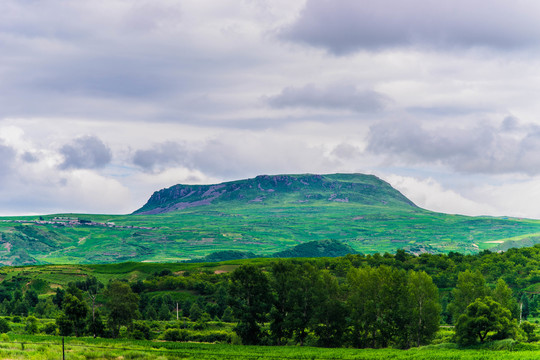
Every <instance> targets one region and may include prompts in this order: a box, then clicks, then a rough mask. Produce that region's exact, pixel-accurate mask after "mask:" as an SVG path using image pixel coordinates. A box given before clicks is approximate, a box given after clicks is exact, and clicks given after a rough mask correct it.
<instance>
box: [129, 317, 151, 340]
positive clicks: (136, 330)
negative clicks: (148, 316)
mask: <svg viewBox="0 0 540 360" xmlns="http://www.w3.org/2000/svg"><path fill="white" fill-rule="evenodd" d="M130 337H131V338H133V339H136V340H150V339H151V337H152V333H151V331H150V326H148V325H147V324H146V323H144V322H142V321H134V322H133V324H132V326H131V332H130Z"/></svg>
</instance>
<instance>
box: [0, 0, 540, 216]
mask: <svg viewBox="0 0 540 360" xmlns="http://www.w3.org/2000/svg"><path fill="white" fill-rule="evenodd" d="M539 20H540V2H538V1H536V0H515V1H512V2H509V1H506V0H492V1H490V2H489V5H487V2H486V1H484V0H482V1H480V0H467V1H465V0H454V1H450V2H448V1H447V2H441V1H432V0H401V1H395V0H332V1H331V0H307V1H306V0H219V1H215V0H182V1H179V0H176V1H175V0H151V1H142V0H93V1H69V0H68V1H66V0H39V1H36V0H2V1H0V215H22V214H51V213H59V212H82V213H109V214H124V213H131V212H132V211H134V210H136V209H137V208H139V207H141V206H142V205H143V204H144V203H145V202H146V200H147V199H148V198H149V197H150V195H151V194H152V193H153V192H154V191H156V190H159V189H162V188H166V187H169V186H172V185H174V184H178V183H183V184H211V183H219V182H222V181H229V180H236V179H243V178H250V177H254V176H257V175H261V174H285V173H293V174H298V173H323V174H324V173H335V172H348V173H349V172H354V173H367V174H374V175H377V176H379V177H380V178H382V179H384V180H386V181H387V182H389V183H390V184H391V185H393V186H394V187H395V188H397V189H398V190H400V191H401V192H402V193H403V194H404V195H406V196H407V197H409V198H410V199H411V200H412V201H414V202H415V203H416V204H417V205H419V206H421V207H424V208H426V209H429V210H434V211H441V212H446V213H458V214H466V215H494V216H515V217H528V218H539V219H540V206H538V204H540V117H539V114H540V101H538V99H539V98H540V73H539V72H538V69H539V68H540V56H539V55H540V21H539Z"/></svg>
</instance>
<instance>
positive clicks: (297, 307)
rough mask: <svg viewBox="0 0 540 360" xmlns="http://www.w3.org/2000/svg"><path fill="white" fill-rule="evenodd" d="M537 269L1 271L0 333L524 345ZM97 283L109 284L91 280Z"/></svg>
mask: <svg viewBox="0 0 540 360" xmlns="http://www.w3.org/2000/svg"><path fill="white" fill-rule="evenodd" d="M539 265H540V246H535V247H531V248H521V249H510V250H508V251H506V252H502V253H492V252H489V251H484V252H481V253H479V254H477V255H462V254H459V253H450V254H448V255H431V254H422V255H420V256H414V255H411V254H408V253H406V252H404V251H401V250H400V251H397V252H396V254H388V253H386V254H382V255H381V254H374V255H362V254H356V255H347V256H345V257H340V258H313V259H245V260H237V261H230V262H224V263H217V264H216V263H211V264H210V263H206V264H204V263H203V264H153V265H148V266H147V267H146V268H145V267H142V265H140V266H139V265H137V264H135V263H126V264H124V265H122V264H120V265H95V266H94V267H88V268H86V271H83V272H80V270H78V269H77V270H76V269H75V268H70V267H69V266H67V267H66V266H64V267H62V269H61V270H60V271H59V270H58V269H57V268H54V271H53V269H52V268H51V270H50V271H49V270H48V269H49V268H47V267H46V266H45V267H43V266H42V267H40V266H36V267H22V268H16V267H15V268H8V267H4V268H2V270H4V272H2V273H0V275H1V276H3V281H2V282H1V283H0V315H2V317H1V318H0V332H2V333H8V334H21V335H23V334H27V335H36V334H43V335H50V336H58V335H60V336H72V337H97V338H111V339H120V338H121V339H136V340H137V339H138V340H155V339H158V340H165V341H172V342H186V341H188V342H210V343H231V344H244V345H273V346H284V345H298V346H317V347H330V348H337V347H345V348H396V349H406V348H410V347H418V346H423V345H428V344H442V343H454V344H457V346H459V347H463V348H466V347H470V346H475V345H477V344H483V343H489V342H491V341H497V340H501V339H513V340H512V341H515V342H520V343H527V342H529V343H534V342H537V341H538V339H539V338H538V335H537V329H536V328H537V326H536V323H537V322H538V319H537V317H538V316H539V314H540V295H539V294H538V288H539V286H540V271H539V270H538V269H539V268H540V267H539ZM123 267H125V268H130V267H131V270H126V269H124V270H122V269H123ZM138 267H139V268H138ZM218 268H219V269H222V270H216V269H218ZM8 269H10V270H8ZM143 269H146V270H143ZM149 269H152V270H153V271H149ZM47 271H49V272H50V273H51V274H52V273H53V272H54V273H55V276H56V277H57V279H56V280H58V279H59V278H61V277H62V276H66V278H70V279H77V280H74V281H69V282H67V283H65V284H64V285H63V286H59V285H58V284H57V283H59V282H60V283H61V281H55V282H52V281H51V280H50V279H48V278H47V277H46V276H45V274H47ZM105 272H106V273H108V275H107V278H108V281H101V280H100V278H101V279H102V280H105V278H104V277H103V273H105ZM122 274H124V275H126V276H127V277H126V276H121V275H122ZM136 274H137V275H136ZM69 275H76V276H71V277H69ZM528 319H529V320H530V321H527V320H528Z"/></svg>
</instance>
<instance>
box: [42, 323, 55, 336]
mask: <svg viewBox="0 0 540 360" xmlns="http://www.w3.org/2000/svg"><path fill="white" fill-rule="evenodd" d="M57 329H58V327H57V326H56V324H55V323H53V322H48V323H46V324H45V325H44V326H43V329H42V330H43V332H44V333H45V334H47V335H56V331H57Z"/></svg>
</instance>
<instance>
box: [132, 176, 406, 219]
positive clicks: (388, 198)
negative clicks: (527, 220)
mask: <svg viewBox="0 0 540 360" xmlns="http://www.w3.org/2000/svg"><path fill="white" fill-rule="evenodd" d="M227 201H230V202H235V203H244V204H254V205H256V204H265V203H276V202H285V203H291V202H297V203H310V202H311V203H316V202H341V203H348V202H351V203H360V204H364V205H392V206H406V207H416V205H415V204H414V203H413V202H412V201H410V200H409V199H407V198H406V197H405V196H404V195H402V194H401V193H400V192H399V191H397V190H396V189H394V188H393V187H392V186H390V184H388V183H387V182H385V181H383V180H381V179H379V178H378V177H376V176H374V175H364V174H327V175H314V174H300V175H273V176H272V175H260V176H257V177H255V178H252V179H245V180H237V181H230V182H224V183H221V184H213V185H182V184H179V185H174V186H171V187H169V188H166V189H162V190H159V191H156V192H154V194H153V195H152V196H151V197H150V199H149V200H148V202H147V203H146V204H145V205H144V206H143V207H141V208H140V209H138V210H136V211H135V212H134V214H163V213H168V212H171V211H176V210H183V209H186V208H192V207H199V206H205V205H210V204H218V203H223V202H227Z"/></svg>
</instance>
